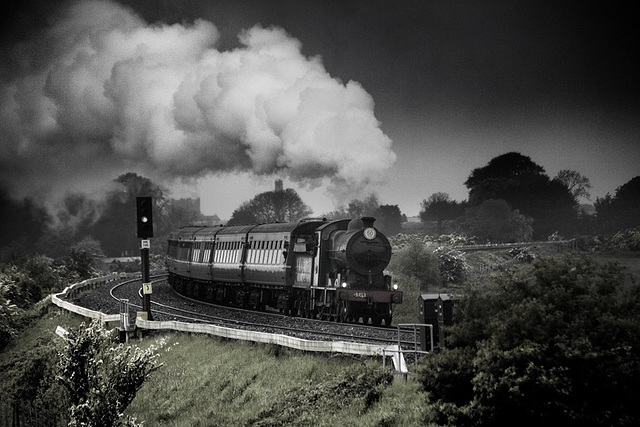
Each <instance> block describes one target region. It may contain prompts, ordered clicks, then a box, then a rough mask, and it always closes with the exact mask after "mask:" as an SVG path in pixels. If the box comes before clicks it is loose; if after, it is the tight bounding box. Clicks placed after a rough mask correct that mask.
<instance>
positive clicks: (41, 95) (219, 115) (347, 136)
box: [0, 1, 395, 198]
mask: <svg viewBox="0 0 640 427" xmlns="http://www.w3.org/2000/svg"><path fill="white" fill-rule="evenodd" d="M218 39H219V33H218V30H217V28H216V27H215V26H214V25H213V24H212V23H210V22H207V21H204V20H197V21H195V22H193V23H192V24H188V25H187V24H184V25H183V24H174V25H164V24H149V23H146V22H144V20H142V19H141V17H140V16H138V15H137V14H135V13H134V12H133V11H131V10H130V9H128V8H125V7H123V6H121V5H117V4H115V3H111V2H105V1H82V2H78V3H76V4H74V5H72V6H71V7H69V8H68V9H65V10H64V11H63V12H62V13H60V14H59V15H58V16H57V17H56V19H55V20H53V21H52V22H51V24H50V25H49V26H48V27H47V28H45V29H43V30H42V31H39V32H38V33H37V36H33V37H31V38H30V39H28V40H26V41H23V42H21V43H20V44H19V45H14V46H12V47H11V49H10V50H9V51H6V52H5V53H4V56H5V57H6V58H7V60H6V61H3V63H2V65H0V75H1V76H2V81H1V87H0V123H1V128H0V141H2V150H0V182H2V183H4V184H5V185H7V184H8V186H9V188H10V190H11V191H12V193H13V195H14V196H16V197H23V196H27V195H29V196H34V195H39V196H40V197H43V198H47V197H49V198H50V197H54V196H56V195H62V194H65V193H68V192H70V191H81V192H87V191H91V190H92V189H94V188H95V186H96V185H98V184H100V183H102V182H105V181H109V180H112V179H113V178H114V177H116V176H118V175H119V174H121V173H124V172H127V171H134V172H136V173H139V174H141V175H144V176H147V177H149V178H150V179H152V180H154V181H157V182H159V183H167V182H171V180H175V179H183V178H198V177H203V176H206V175H209V174H212V173H218V172H230V171H245V172H246V171H248V172H251V173H254V174H258V175H260V174H273V173H277V174H280V175H281V176H285V177H287V178H288V179H291V180H293V181H295V182H298V183H303V184H307V185H311V186H313V185H314V184H317V183H319V182H322V181H324V182H327V181H328V182H329V183H330V186H331V187H332V188H333V189H334V190H335V191H338V189H340V190H341V191H344V192H353V191H359V190H362V189H363V188H366V187H367V186H368V185H370V184H372V183H375V182H376V181H377V180H378V179H380V178H381V177H382V176H383V175H382V174H383V173H384V171H385V170H387V169H388V168H389V167H390V166H391V165H392V164H393V162H394V161H395V154H394V153H393V151H392V150H391V140H390V139H389V138H388V137H387V136H386V135H385V134H384V133H383V132H382V131H381V129H380V126H379V123H378V121H377V120H376V118H375V116H374V113H373V109H374V101H373V99H372V97H371V96H370V95H369V94H368V93H367V92H366V91H365V90H364V89H363V88H362V86H361V85H360V84H358V83H357V82H353V81H350V82H348V83H346V84H343V83H341V82H340V81H339V80H337V79H335V78H333V77H331V76H330V75H329V74H328V73H327V71H326V70H325V68H324V66H323V64H322V62H321V59H320V58H319V57H310V58H309V57H305V56H304V55H302V53H301V43H300V41H298V40H297V39H295V38H293V37H291V36H290V35H289V34H287V33H286V32H285V31H284V30H283V29H281V28H263V27H260V26H255V27H253V28H250V29H248V30H245V31H243V32H242V33H241V34H240V35H239V41H240V44H241V46H240V47H238V48H236V49H233V50H228V51H221V50H219V49H217V48H216V46H217V41H218Z"/></svg>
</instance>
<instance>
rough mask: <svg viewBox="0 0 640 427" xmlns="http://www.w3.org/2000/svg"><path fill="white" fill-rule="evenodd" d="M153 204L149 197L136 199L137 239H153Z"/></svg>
mask: <svg viewBox="0 0 640 427" xmlns="http://www.w3.org/2000/svg"><path fill="white" fill-rule="evenodd" d="M152 208H153V203H152V201H151V197H136V212H137V216H138V218H137V224H138V238H140V239H148V238H149V237H153V209H152Z"/></svg>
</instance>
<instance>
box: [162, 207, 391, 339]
mask: <svg viewBox="0 0 640 427" xmlns="http://www.w3.org/2000/svg"><path fill="white" fill-rule="evenodd" d="M374 221H375V220H374V219H373V218H370V217H365V218H361V219H353V220H348V219H346V220H337V221H326V220H303V221H299V222H294V223H276V224H259V225H246V226H229V227H197V226H188V227H183V228H181V229H179V230H177V231H175V232H173V233H172V234H171V235H170V237H169V245H168V253H167V264H168V270H169V283H170V284H171V286H172V288H173V289H174V290H175V291H176V292H178V293H180V294H183V295H185V296H188V297H191V298H194V299H198V300H202V301H208V302H213V303H218V304H225V305H234V306H239V307H245V308H252V309H256V310H265V309H266V308H268V307H270V308H273V309H277V310H279V311H280V312H281V313H284V314H289V315H294V316H304V317H309V318H320V319H325V320H333V321H338V322H346V321H349V322H358V321H362V322H364V323H368V322H371V323H373V324H375V325H381V324H384V325H386V326H389V325H390V324H391V319H392V314H393V310H392V308H393V305H394V304H399V303H401V302H402V292H400V291H398V290H396V289H393V288H392V285H391V277H390V276H389V275H386V274H385V272H384V270H385V268H386V267H387V265H388V264H389V261H390V259H391V245H390V244H389V241H388V239H387V238H386V236H385V235H384V234H382V233H381V232H380V231H379V230H377V229H376V228H375V227H374V225H373V224H374Z"/></svg>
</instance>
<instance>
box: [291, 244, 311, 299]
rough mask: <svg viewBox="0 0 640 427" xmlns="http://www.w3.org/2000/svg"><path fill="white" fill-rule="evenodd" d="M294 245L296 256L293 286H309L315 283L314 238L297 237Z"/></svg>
mask: <svg viewBox="0 0 640 427" xmlns="http://www.w3.org/2000/svg"><path fill="white" fill-rule="evenodd" d="M295 242H296V243H295V244H294V246H293V254H294V256H295V260H294V262H295V264H294V269H295V270H294V277H293V286H294V287H298V288H309V287H310V286H311V285H312V284H313V278H314V273H313V265H314V262H313V261H314V258H313V257H314V251H313V249H312V247H313V239H312V238H311V237H303V236H298V237H296V241H295Z"/></svg>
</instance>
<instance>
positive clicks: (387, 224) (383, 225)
mask: <svg viewBox="0 0 640 427" xmlns="http://www.w3.org/2000/svg"><path fill="white" fill-rule="evenodd" d="M374 216H375V218H376V219H377V221H376V223H375V226H376V227H377V228H378V229H379V230H380V231H382V232H383V233H384V234H386V235H387V236H395V235H396V234H398V233H400V232H401V231H402V226H401V224H402V215H401V214H400V208H399V207H398V205H380V206H379V207H378V209H377V210H376V213H375V215H374Z"/></svg>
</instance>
